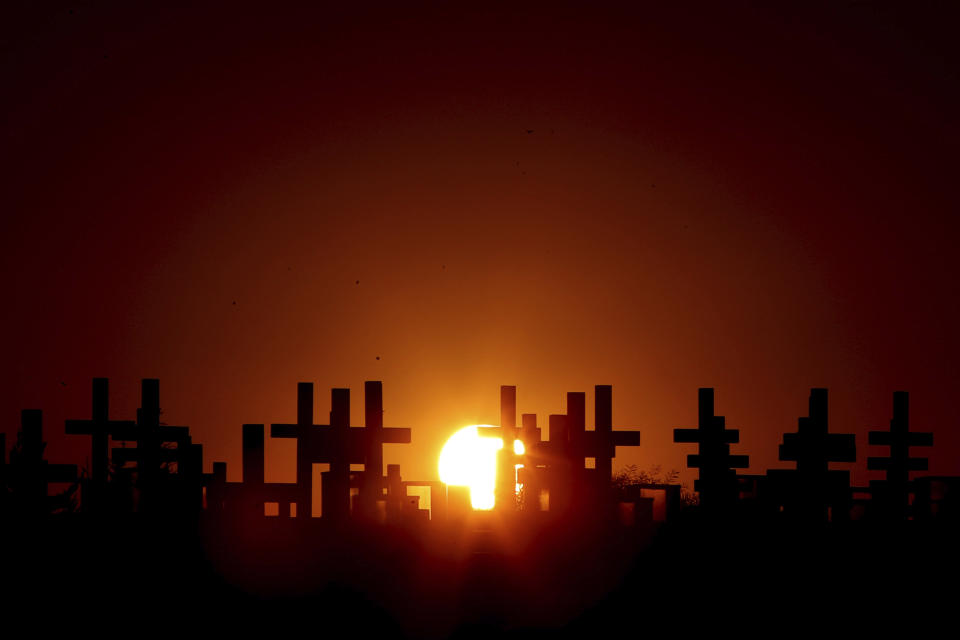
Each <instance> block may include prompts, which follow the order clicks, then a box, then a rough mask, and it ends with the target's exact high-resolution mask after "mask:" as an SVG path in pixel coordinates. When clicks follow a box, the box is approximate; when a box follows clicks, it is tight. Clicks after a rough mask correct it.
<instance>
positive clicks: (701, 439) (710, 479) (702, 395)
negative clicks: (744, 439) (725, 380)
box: [673, 388, 749, 509]
mask: <svg viewBox="0 0 960 640" xmlns="http://www.w3.org/2000/svg"><path fill="white" fill-rule="evenodd" d="M697 405H698V411H697V414H698V419H697V428H696V429H674V430H673V441H674V442H677V443H697V444H698V445H699V446H698V447H697V453H695V454H690V455H688V456H687V466H688V467H690V468H693V469H699V470H700V478H699V479H698V480H696V481H695V482H694V489H696V490H697V491H698V492H699V493H700V501H701V504H702V505H703V507H704V509H715V508H717V507H722V506H728V505H730V504H731V503H732V502H734V501H735V500H736V499H737V495H738V490H737V472H736V471H735V469H744V468H746V467H748V466H749V464H748V456H744V455H731V454H730V445H731V444H736V443H739V442H740V430H739V429H727V428H726V419H725V418H724V416H718V415H714V395H713V389H711V388H701V389H698V390H697Z"/></svg>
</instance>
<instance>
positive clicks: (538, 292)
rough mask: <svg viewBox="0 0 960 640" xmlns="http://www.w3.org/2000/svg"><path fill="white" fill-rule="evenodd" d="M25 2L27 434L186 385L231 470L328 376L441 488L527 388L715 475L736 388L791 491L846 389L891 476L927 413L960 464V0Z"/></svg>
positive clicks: (17, 337)
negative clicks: (31, 415) (893, 455)
mask: <svg viewBox="0 0 960 640" xmlns="http://www.w3.org/2000/svg"><path fill="white" fill-rule="evenodd" d="M11 4H12V5H13V7H14V8H10V6H9V5H5V8H4V9H3V14H4V15H3V16H2V17H0V25H2V26H0V29H2V31H0V33H2V45H0V46H2V57H0V78H2V87H3V88H2V96H3V99H2V100H0V148H2V149H3V152H2V162H3V165H2V181H3V182H2V191H0V198H2V203H0V209H2V210H3V218H2V223H0V264H2V273H3V280H2V290H0V299H2V301H3V304H4V307H5V309H6V311H5V313H4V314H3V320H2V322H3V326H2V335H3V345H4V348H3V352H4V355H3V362H4V364H5V366H4V367H3V368H2V374H0V375H2V376H3V378H2V388H0V418H2V424H3V430H4V431H5V432H7V433H8V434H13V433H14V432H15V430H16V427H17V421H18V412H19V410H20V409H21V408H26V407H39V408H43V409H45V410H46V417H47V429H46V431H47V435H48V440H50V441H51V445H50V448H49V450H50V453H51V456H52V457H54V458H55V459H57V458H58V459H59V460H60V461H65V459H67V458H72V459H74V460H76V461H80V458H81V456H82V455H83V453H84V452H85V451H87V446H88V444H87V441H86V440H85V439H84V438H73V437H72V438H71V439H70V441H69V442H67V440H66V438H65V436H63V435H62V429H63V423H62V420H63V419H64V418H66V417H85V416H86V415H88V412H89V385H90V378H91V377H93V376H109V377H110V378H111V381H112V382H111V384H112V389H113V391H114V392H115V395H114V398H113V413H114V415H115V416H116V417H132V416H133V410H134V408H135V407H136V405H137V393H138V380H139V379H140V378H141V377H159V378H160V379H161V402H162V405H163V407H164V410H165V418H166V420H167V421H168V422H169V423H171V424H188V425H190V426H191V427H193V431H194V434H195V437H196V439H197V440H198V441H200V442H202V443H204V445H205V454H206V456H205V457H206V462H205V464H206V465H207V466H208V468H209V464H210V462H211V460H213V459H225V460H228V461H230V462H231V463H232V464H231V471H230V476H231V478H236V477H238V474H239V469H238V468H237V464H238V463H239V451H240V425H241V424H242V423H244V422H266V423H269V422H284V421H290V420H292V419H293V418H294V416H295V406H294V400H295V384H296V382H297V381H300V380H312V381H315V382H317V383H318V385H319V390H320V391H319V395H320V400H319V402H318V419H320V416H321V415H324V414H325V412H326V411H327V410H328V404H327V403H328V401H329V391H328V390H329V388H330V387H332V386H349V387H352V388H353V389H354V390H355V391H354V393H355V395H354V398H355V400H354V424H361V408H362V391H361V390H362V382H363V381H364V380H365V379H382V380H383V381H384V401H385V407H386V414H385V418H386V423H387V425H388V426H409V427H412V428H413V444H412V445H409V446H400V445H393V446H390V447H388V450H387V453H386V457H387V462H400V463H402V464H403V474H404V476H405V477H408V478H415V477H435V473H436V456H437V454H438V452H439V449H440V446H441V444H442V442H443V440H444V439H445V438H446V437H447V436H448V435H449V434H450V433H451V432H452V431H453V430H455V429H456V428H458V427H460V426H463V425H464V424H470V423H474V422H496V421H497V419H498V401H499V393H498V385H500V384H516V385H517V386H518V396H519V397H518V400H519V405H520V410H521V411H523V412H536V413H538V414H539V415H540V416H541V418H540V419H541V421H542V423H545V422H546V416H547V415H548V414H549V413H559V412H562V411H563V410H564V408H565V407H564V395H563V394H564V392H566V391H568V390H587V391H592V385H594V384H598V383H605V384H612V385H614V420H615V423H616V424H617V425H620V426H623V427H639V428H640V429H641V430H642V432H643V446H642V447H641V448H640V449H639V450H638V451H635V452H630V453H626V454H625V455H622V456H621V457H619V458H618V459H617V466H619V465H621V464H624V463H631V462H633V463H638V464H640V465H642V466H644V467H647V466H649V465H651V464H654V463H658V462H659V463H661V464H663V465H664V466H665V467H667V468H671V467H675V468H681V467H682V466H683V460H684V458H683V456H684V454H685V453H688V452H689V451H690V448H689V447H686V446H679V445H673V444H671V443H670V442H671V429H672V428H673V427H677V426H692V424H693V422H694V420H695V416H696V389H697V387H699V386H714V387H716V388H717V403H718V405H717V408H718V412H719V413H722V414H724V415H726V416H727V422H728V425H730V426H732V427H739V428H740V429H741V430H742V432H741V442H742V444H741V445H740V446H739V447H737V448H736V449H737V450H738V451H739V452H742V453H749V454H750V455H751V463H752V467H751V470H752V471H753V472H762V471H763V470H765V469H766V468H767V467H769V466H773V465H777V463H776V454H777V444H778V443H779V442H780V441H781V434H782V432H784V431H793V430H795V429H796V419H797V417H798V416H800V415H802V414H804V413H805V412H806V399H807V395H808V391H809V388H810V387H812V386H827V387H829V388H830V390H831V420H832V430H834V431H842V432H854V433H857V434H858V436H860V437H859V438H858V445H859V450H858V459H859V460H860V461H861V463H860V467H863V466H864V465H863V463H862V461H863V460H864V459H865V457H866V455H868V453H869V454H871V455H878V454H881V453H882V452H883V451H882V450H879V449H877V450H874V449H870V450H868V448H867V447H866V438H865V434H866V431H867V430H868V429H870V428H876V427H879V426H882V425H886V424H887V422H888V420H889V417H890V412H891V402H892V401H891V392H892V391H894V390H897V389H906V390H909V391H911V405H912V406H911V408H912V419H913V424H914V427H915V428H918V429H924V430H932V431H934V433H935V438H936V444H937V447H936V448H935V451H934V452H933V453H932V455H931V471H933V472H936V473H960V460H958V456H957V451H958V447H960V436H958V435H957V420H958V418H957V408H956V407H957V404H956V397H957V396H956V393H957V388H958V385H960V375H958V368H957V367H958V365H957V363H958V361H960V360H958V358H960V342H958V338H957V333H956V327H957V326H958V319H960V307H958V298H957V296H958V286H957V283H956V280H955V275H956V273H957V271H958V269H957V249H956V247H957V240H958V226H960V222H958V220H957V216H956V214H957V210H958V207H957V205H958V202H960V196H958V191H957V186H956V184H957V182H956V180H957V178H956V176H957V168H958V163H957V151H958V142H960V126H958V121H957V114H958V113H960V104H958V103H960V100H958V98H960V95H958V86H960V85H958V82H957V80H958V78H957V69H958V68H960V67H958V57H960V56H958V55H957V54H958V48H957V46H956V44H955V31H956V29H955V25H956V24H957V21H956V16H955V15H951V14H948V13H947V12H946V10H945V7H946V4H947V3H941V4H940V5H936V4H931V5H926V6H923V5H921V6H920V7H918V6H917V5H916V4H913V3H911V7H910V8H909V9H907V8H900V9H895V8H890V7H886V6H884V5H875V4H873V3H867V2H856V3H853V2H850V3H830V4H832V5H834V6H832V7H831V8H829V9H826V8H820V9H811V8H809V7H804V6H803V5H798V6H797V7H796V8H794V9H785V8H782V5H779V4H778V6H779V7H781V8H777V9H771V8H747V7H745V6H741V7H739V8H737V9H730V8H729V6H728V4H727V3H716V4H723V5H724V8H717V7H714V8H712V9H705V8H702V7H694V6H692V5H687V7H686V8H683V9H668V8H664V6H663V5H667V4H671V3H657V4H655V5H652V6H636V7H634V8H623V7H618V6H615V5H601V4H598V3H590V4H589V7H587V6H586V3H584V5H583V6H579V7H571V6H566V5H561V4H560V3H551V4H550V5H548V6H542V7H531V6H528V7H527V8H524V9H519V8H516V7H508V8H504V9H502V10H495V9H489V8H482V7H483V5H478V6H477V7H475V8H468V5H466V4H464V3H448V4H446V5H440V6H439V7H434V6H427V5H419V6H418V7H417V8H411V7H410V6H408V4H407V3H402V4H403V5H404V6H403V7H402V8H398V7H389V8H384V7H376V6H374V5H373V4H371V3H360V4H362V5H363V7H362V8H361V9H354V8H351V9H348V8H345V7H335V6H328V7H324V8H315V9H311V10H302V9H301V10H296V11H287V10H280V9H277V8H273V7H272V5H264V6H263V7H261V8H259V9H256V10H251V9H245V8H243V7H241V6H240V5H239V4H237V3H230V4H229V8H226V9H223V8H208V9H196V8H170V7H167V6H164V5H166V4H169V3H157V6H153V7H149V8H146V7H145V6H144V3H135V4H136V5H137V6H136V7H129V6H126V5H128V4H129V3H105V2H104V3H100V2H96V3H94V2H88V3H80V4H69V5H68V4H63V5H61V6H59V7H55V8H43V9H38V8H35V7H32V5H34V4H35V3H31V2H14V3H11ZM44 4H48V5H49V4H50V3H44ZM184 4H186V3H184ZM345 4H357V3H345ZM114 5H115V6H114ZM454 5H455V6H454ZM268 6H269V8H268ZM528 130H532V132H531V133H528ZM357 280H359V281H360V283H359V284H356V281H357ZM234 302H236V304H233V303H234ZM378 356H379V357H380V359H379V360H377V359H376V358H377V357H378ZM63 383H66V384H65V386H64V384H63ZM588 411H592V394H591V395H590V397H589V399H588ZM591 423H592V421H591ZM11 439H12V435H10V436H8V445H9V443H10V442H11ZM268 447H269V453H270V456H271V463H272V465H273V466H272V467H270V468H268V476H271V477H273V478H274V479H288V480H292V479H293V469H292V467H289V464H290V463H292V455H291V452H292V449H291V447H292V444H291V443H289V442H287V441H284V442H282V443H270V444H269V445H268ZM283 463H287V465H288V466H287V468H284V465H283ZM690 477H691V476H689V475H686V476H685V478H687V479H689V478H690ZM869 477H873V476H872V475H868V474H867V473H866V472H865V471H862V470H861V471H859V472H858V473H857V474H856V476H855V480H857V481H858V482H861V483H862V482H865V481H866V479H868V478H869Z"/></svg>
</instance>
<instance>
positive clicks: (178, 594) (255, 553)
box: [3, 514, 960, 637]
mask: <svg viewBox="0 0 960 640" xmlns="http://www.w3.org/2000/svg"><path fill="white" fill-rule="evenodd" d="M4 531H5V540H4V543H5V544H4V555H5V558H6V561H5V562H4V563H3V567H4V568H3V589H4V597H3V609H4V618H5V622H6V624H8V625H9V624H12V623H15V622H17V619H18V618H21V619H22V621H23V622H25V623H27V624H28V625H30V624H33V625H40V626H41V627H42V628H43V629H45V630H46V631H48V632H52V631H54V630H61V631H64V632H71V631H72V632H74V633H80V632H84V633H87V632H93V633H98V634H109V635H113V634H117V635H124V636H139V635H148V636H151V637H152V636H156V635H168V634H177V635H179V634H189V635H190V636H193V635H195V634H196V635H200V636H204V635H214V634H235V633H243V634H244V635H245V636H246V635H247V634H260V633H265V634H271V635H278V634H299V633H316V634H325V633H329V634H336V635H337V636H340V635H342V634H344V633H349V634H350V635H352V636H353V635H355V636H357V637H366V636H368V635H369V634H371V633H385V634H389V635H390V636H404V637H447V636H472V635H484V636H487V635H491V634H496V635H498V636H502V635H515V636H523V637H532V636H538V635H561V634H563V635H575V636H580V637H593V636H594V635H595V634H604V635H605V636H608V637H609V636H616V637H620V636H624V635H638V636H639V635H645V634H664V633H668V634H677V635H683V636H686V635H690V634H694V633H701V632H709V633H714V634H715V633H721V632H730V633H777V634H781V633H787V634H789V635H796V634H799V633H804V634H821V635H822V634H829V635H830V636H833V635H839V634H846V633H855V634H857V635H858V636H862V635H867V634H870V633H874V632H889V631H891V630H893V629H894V628H897V629H906V630H909V631H911V632H913V633H922V632H925V631H928V630H932V629H933V628H936V626H938V625H939V624H942V623H944V622H945V621H949V620H951V618H952V615H953V610H954V608H955V606H956V602H957V601H958V600H957V596H958V595H960V589H958V587H957V580H958V578H957V576H958V574H957V569H958V567H960V565H958V551H960V545H958V540H960V538H958V535H957V530H956V529H955V528H954V527H945V526H935V525H919V524H917V523H904V524H903V525H898V526H892V525H887V526H882V527H880V526H871V525H867V524H864V523H849V524H846V525H843V526H833V527H830V526H823V527H818V528H809V527H804V528H801V527H797V526H791V525H789V524H785V523H777V524H769V523H767V524H757V523H743V522H741V523H736V524H734V523H730V522H711V523H708V522H705V521H703V520H701V519H698V518H697V517H695V516H688V517H686V518H684V519H681V520H680V521H678V522H675V523H673V524H671V525H669V526H662V527H660V529H659V530H658V531H656V532H652V531H650V532H647V533H643V532H638V531H637V530H636V529H632V528H624V527H619V526H603V527H601V526H594V527H591V528H585V527H583V526H581V525H578V526H576V527H571V526H569V524H568V525H567V526H561V525H559V524H557V525H554V526H551V527H545V526H541V525H535V524H532V523H529V522H523V521H520V522H510V523H506V522H503V521H500V520H497V519H496V518H495V517H494V516H493V515H492V514H482V515H477V516H475V518H474V520H473V521H472V522H470V523H466V524H462V525H461V526H457V527H454V526H447V527H443V528H441V527H433V528H431V527H426V526H421V527H419V528H416V527H415V528H389V527H384V526H369V527H362V526H357V525H351V526H350V527H347V528H342V529H332V528H330V527H328V526H325V525H324V523H323V522H322V520H313V521H308V522H307V523H306V524H303V523H299V522H296V521H294V520H286V521H282V520H275V521H268V520H263V521H260V522H259V523H258V524H257V525H256V526H246V527H245V526H242V525H241V524H239V523H232V524H227V523H222V522H221V523H216V524H214V523H211V522H207V523H200V524H199V525H197V526H195V527H185V526H183V524H182V523H180V524H179V525H178V526H176V527H173V526H170V525H168V524H166V525H164V524H160V523H159V522H154V521H150V520H147V519H137V518H126V519H120V520H115V521H111V522H103V521H96V522H94V521H93V520H89V519H85V518H83V517H81V516H73V517H70V518H69V519H64V520H59V521H57V520H54V521H49V522H46V523H44V524H43V525H36V526H32V527H26V526H23V525H22V524H18V523H7V524H6V526H5V527H4ZM186 532H189V533H186ZM197 532H199V535H198V533H197ZM948 628H949V627H948Z"/></svg>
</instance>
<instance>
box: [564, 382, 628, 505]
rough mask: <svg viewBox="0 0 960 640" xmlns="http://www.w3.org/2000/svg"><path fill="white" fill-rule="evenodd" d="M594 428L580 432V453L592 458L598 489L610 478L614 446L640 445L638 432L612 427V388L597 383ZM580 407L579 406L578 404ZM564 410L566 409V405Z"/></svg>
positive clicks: (608, 486)
mask: <svg viewBox="0 0 960 640" xmlns="http://www.w3.org/2000/svg"><path fill="white" fill-rule="evenodd" d="M593 393H594V418H593V424H594V430H593V431H585V432H584V433H583V453H584V455H585V456H586V457H588V458H593V459H594V468H595V469H596V475H597V482H598V485H597V486H598V488H599V489H600V490H602V491H606V490H608V489H609V488H610V479H611V478H612V477H613V458H615V457H616V455H617V447H639V446H640V432H639V431H636V430H631V431H627V430H623V431H619V430H618V431H614V430H613V387H612V386H610V385H608V384H598V385H596V386H595V387H594V391H593ZM580 406H581V407H582V405H580ZM567 410H568V411H569V404H568V408H567Z"/></svg>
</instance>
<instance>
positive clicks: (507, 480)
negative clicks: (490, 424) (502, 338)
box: [495, 385, 517, 511]
mask: <svg viewBox="0 0 960 640" xmlns="http://www.w3.org/2000/svg"><path fill="white" fill-rule="evenodd" d="M498 435H499V437H500V439H501V440H502V441H503V448H502V449H500V450H499V451H498V452H497V481H496V503H495V504H496V508H497V510H498V511H514V510H516V508H517V499H516V467H515V465H516V464H517V456H516V455H515V453H514V451H513V441H514V440H516V439H517V388H516V387H515V386H512V385H502V386H501V387H500V429H499V433H498Z"/></svg>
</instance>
